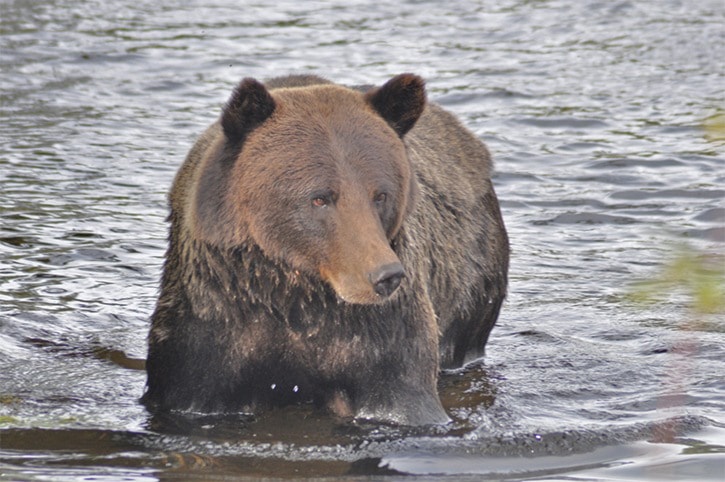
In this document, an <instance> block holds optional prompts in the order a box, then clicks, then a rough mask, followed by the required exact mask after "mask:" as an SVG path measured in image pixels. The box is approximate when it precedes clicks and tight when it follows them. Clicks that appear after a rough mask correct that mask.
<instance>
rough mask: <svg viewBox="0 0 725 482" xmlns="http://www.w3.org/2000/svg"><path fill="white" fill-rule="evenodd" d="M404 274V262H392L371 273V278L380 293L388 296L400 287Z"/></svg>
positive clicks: (376, 290)
mask: <svg viewBox="0 0 725 482" xmlns="http://www.w3.org/2000/svg"><path fill="white" fill-rule="evenodd" d="M404 276H405V271H404V270H403V265H402V264H400V263H390V264H385V265H383V266H381V267H380V268H378V269H376V270H375V271H373V272H372V273H370V275H369V279H370V282H371V283H372V284H373V288H374V289H375V292H376V293H377V294H378V295H380V296H383V297H388V296H390V295H392V294H393V292H394V291H395V290H396V289H398V286H400V281H401V280H402V279H403V277H404Z"/></svg>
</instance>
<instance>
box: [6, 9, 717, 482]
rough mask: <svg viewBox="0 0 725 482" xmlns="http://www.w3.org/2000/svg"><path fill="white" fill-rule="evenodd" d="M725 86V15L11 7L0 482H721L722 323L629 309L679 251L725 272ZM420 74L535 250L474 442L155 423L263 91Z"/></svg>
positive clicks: (287, 419)
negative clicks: (235, 95)
mask: <svg viewBox="0 0 725 482" xmlns="http://www.w3.org/2000/svg"><path fill="white" fill-rule="evenodd" d="M270 5H272V4H270ZM723 59H725V4H723V2H722V0H699V1H686V0H680V1H678V0H659V1H654V0H653V1H620V0H613V1H598V0H539V1H534V0H530V1H527V0H498V1H496V2H488V1H460V0H452V1H448V2H435V1H400V2H387V3H386V2H372V1H369V0H359V1H358V0H331V1H315V2H296V1H284V0H283V1H278V2H275V3H274V4H273V6H269V5H265V2H232V1H228V0H211V1H206V2H197V1H192V0H189V1H180V0H170V1H166V2H156V1H150V0H135V1H128V0H119V1H114V2H103V1H100V0H87V1H76V0H55V1H52V0H51V1H48V0H44V1H42V2H41V1H36V0H22V1H21V0H1V1H0V65H1V68H2V74H1V76H0V92H1V95H2V118H1V120H0V217H1V222H0V479H1V480H67V481H71V480H73V481H75V480H91V479H92V480H118V479H123V480H139V481H140V480H167V479H173V480H185V479H191V480H212V479H214V480H221V479H224V480H228V479H229V478H235V477H236V478H244V477H249V478H253V477H270V478H273V477H285V478H288V477H293V476H307V477H325V476H337V477H345V478H346V479H348V480H373V479H375V480H378V479H380V480H393V479H396V478H400V477H402V476H403V474H413V475H419V476H421V480H425V479H427V478H430V479H431V480H434V479H435V480H437V479H438V478H439V477H442V476H446V475H448V476H451V478H452V479H453V478H454V479H455V480H462V479H464V480H465V479H466V478H469V479H470V480H483V479H513V480H518V479H520V480H561V479H563V478H566V480H587V481H591V480H722V477H723V476H724V475H725V375H724V374H725V333H724V332H725V321H723V316H722V313H720V314H703V313H701V312H700V311H698V310H697V309H696V308H697V307H696V306H695V304H694V302H693V297H692V295H691V294H690V293H688V292H687V291H686V290H684V291H683V290H672V289H670V288H669V287H668V286H663V287H662V290H661V291H662V292H661V293H660V294H661V296H660V297H659V298H658V300H657V301H656V302H655V303H651V304H642V303H638V302H634V301H633V300H632V298H631V296H629V295H630V294H631V293H632V292H633V289H634V288H632V284H633V283H634V282H635V281H638V280H643V279H651V278H653V277H657V276H659V273H660V272H661V271H662V269H663V268H662V266H663V265H666V264H667V263H668V260H671V259H673V258H674V257H676V256H677V248H676V246H678V245H683V244H684V245H686V246H687V248H686V249H689V250H693V251H694V252H695V253H696V256H697V258H696V259H697V260H704V261H703V262H704V263H705V264H708V265H709V266H710V268H713V267H714V268H719V269H722V268H723V264H724V263H723V259H724V258H723V255H724V248H725V205H723V198H724V197H725V160H724V159H725V139H724V137H725V134H723V130H722V128H721V129H718V128H717V127H712V126H716V124H717V123H718V122H720V123H721V124H722V123H723V115H724V114H723V113H724V111H725V69H724V68H723V65H724V64H723ZM400 72H415V73H418V74H420V75H422V76H424V77H425V78H426V79H427V82H428V90H429V95H430V98H431V99H432V100H434V101H436V102H438V103H440V104H442V105H444V106H445V107H446V108H448V109H449V110H451V111H453V112H454V113H456V114H457V115H458V116H459V117H460V118H461V119H462V120H463V121H464V123H465V124H466V125H467V126H469V127H470V128H471V129H472V130H473V131H474V132H475V133H476V134H477V135H478V136H479V137H480V138H481V139H482V140H484V141H485V142H487V144H488V145H489V147H490V149H491V151H492V153H493V155H494V158H495V161H496V175H495V179H494V182H495V185H496V189H497V191H498V194H499V197H500V199H501V203H502V210H503V214H504V218H505V221H506V223H507V227H508V230H509V235H510V238H511V242H512V248H513V254H512V266H511V273H510V274H511V275H510V280H511V283H510V296H509V298H508V300H507V302H506V303H505V306H504V309H503V311H502V314H501V317H500V321H499V324H498V326H497V327H496V329H494V331H493V335H492V337H491V340H490V342H489V345H488V349H487V355H486V357H485V359H484V360H482V361H480V362H477V363H475V364H474V365H472V366H470V367H468V368H467V369H465V370H460V371H456V372H451V373H446V374H444V375H443V377H442V380H441V387H440V389H441V393H442V396H443V400H444V403H445V405H446V407H447V409H448V410H449V412H450V413H451V415H452V416H453V418H454V422H453V424H452V425H451V426H449V427H445V428H440V429H437V430H425V431H420V430H416V431H413V430H404V429H396V428H392V427H380V426H365V425H350V426H340V425H336V424H335V423H334V422H333V421H331V420H329V419H328V418H326V417H324V416H322V415H320V414H317V413H313V412H311V411H310V410H309V409H308V408H306V407H300V408H291V409H287V410H281V411H278V412H274V413H272V414H269V415H265V416H262V417H259V418H257V419H251V420H250V419H248V418H244V417H227V418H213V417H206V418H203V417H202V418H198V419H191V418H168V419H162V418H159V417H151V416H150V415H149V414H148V413H147V412H146V411H145V409H144V408H143V407H142V406H141V405H140V404H139V403H138V397H139V396H140V395H141V393H142V391H143V386H144V381H145V373H144V371H143V359H144V356H145V352H146V345H145V343H146V342H145V337H146V333H147V330H148V323H149V316H150V314H151V312H152V310H153V306H154V303H155V299H156V295H157V286H158V278H159V275H160V269H161V263H162V256H163V253H164V249H165V243H166V241H165V239H166V230H167V226H166V223H165V221H164V219H165V216H166V197H165V196H166V192H167V190H168V188H169V186H170V183H171V180H172V178H173V175H174V173H175V171H176V169H177V168H178V166H179V165H180V163H181V161H182V159H183V157H184V156H185V154H186V152H187V150H188V149H189V147H190V146H191V145H192V143H193V140H194V138H195V136H196V135H198V134H199V133H200V132H201V131H202V130H203V128H204V127H205V126H206V125H207V124H209V123H211V122H212V121H213V120H214V119H215V117H216V116H217V115H218V113H219V109H220V106H221V105H222V104H223V102H224V101H225V100H226V98H227V96H228V95H229V93H230V92H231V89H232V87H233V86H234V85H235V84H236V82H237V81H238V80H239V79H240V78H242V77H247V76H252V77H258V78H268V77H272V76H276V75H283V74H287V73H314V74H320V75H323V76H326V77H328V78H330V79H331V80H334V81H337V82H341V83H347V84H364V83H381V82H384V81H385V80H386V79H387V78H389V77H390V76H392V75H394V74H397V73H400ZM718 119H719V121H718ZM708 126H710V127H709V128H708Z"/></svg>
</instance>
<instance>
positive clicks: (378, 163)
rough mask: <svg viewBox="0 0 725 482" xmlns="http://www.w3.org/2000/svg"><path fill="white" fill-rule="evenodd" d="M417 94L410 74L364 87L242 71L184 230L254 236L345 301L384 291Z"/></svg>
mask: <svg viewBox="0 0 725 482" xmlns="http://www.w3.org/2000/svg"><path fill="white" fill-rule="evenodd" d="M425 104H426V94H425V87H424V83H423V80H422V79H421V78H420V77H417V76H415V75H412V74H402V75H398V76H396V77H394V78H392V79H391V80H389V81H388V82H387V83H385V84H384V85H383V86H381V87H379V88H374V89H371V90H369V91H367V92H364V93H363V92H360V91H357V90H353V89H349V88H346V87H342V86H338V85H334V84H317V85H310V86H304V87H294V88H278V89H273V90H268V89H267V88H266V87H265V86H264V85H263V84H261V83H259V82H257V81H256V80H254V79H244V80H243V81H242V82H241V83H240V84H239V86H238V87H237V88H236V89H235V91H234V93H233V94H232V96H231V98H230V100H229V101H228V103H227V104H226V106H225V107H224V109H223V111H222V115H221V119H220V122H219V123H220V127H221V128H220V129H218V130H219V131H221V133H220V134H219V135H218V136H217V138H216V139H215V141H214V143H213V145H211V147H210V148H208V149H207V151H206V153H205V154H204V155H203V158H202V159H201V160H200V162H201V165H200V168H199V170H198V171H197V174H196V175H197V176H198V177H197V180H196V182H195V183H193V185H194V190H193V192H192V195H191V196H190V197H189V198H190V199H189V202H190V203H191V205H190V206H189V211H190V212H191V216H189V221H188V222H189V223H190V224H191V226H190V228H191V229H190V232H191V233H192V235H193V236H195V237H197V238H198V239H200V240H203V241H205V242H207V243H211V244H213V245H216V246H219V247H222V248H233V247H235V246H244V245H249V244H250V243H254V244H256V245H258V246H259V247H260V248H261V250H262V251H263V252H264V254H265V255H266V256H268V257H269V258H271V259H274V260H277V261H283V262H284V263H286V264H287V265H288V266H289V267H290V268H291V269H292V270H295V271H300V272H304V273H306V274H308V275H310V276H313V277H317V278H319V279H321V280H323V281H324V282H326V283H328V284H329V285H330V286H331V287H332V288H333V289H334V290H335V292H336V293H337V295H338V297H339V298H341V299H342V300H344V301H346V302H350V303H362V304H369V303H378V302H381V301H384V300H385V299H387V298H389V297H390V296H391V295H392V293H393V292H395V290H396V288H397V287H398V285H399V284H400V282H401V280H402V278H403V277H404V276H405V272H404V268H403V266H402V264H401V262H400V260H399V258H398V256H397V255H396V253H395V251H394V250H393V248H392V246H391V244H392V243H393V240H394V239H395V237H396V235H397V234H398V232H399V230H400V228H401V226H402V223H403V220H404V218H405V216H406V215H407V214H408V213H409V212H410V210H411V209H412V207H413V203H414V199H415V192H416V187H415V186H416V185H417V184H416V182H415V180H414V174H413V172H412V168H411V165H410V162H409V160H408V157H407V154H406V148H405V145H404V144H403V141H402V139H403V136H404V135H405V134H406V133H407V132H408V131H409V130H410V129H411V128H412V127H413V125H414V124H415V122H416V121H417V120H418V118H419V117H420V116H421V114H422V113H423V110H424V108H425Z"/></svg>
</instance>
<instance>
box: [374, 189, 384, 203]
mask: <svg viewBox="0 0 725 482" xmlns="http://www.w3.org/2000/svg"><path fill="white" fill-rule="evenodd" d="M387 199H388V195H387V194H386V193H384V192H381V193H378V194H376V195H375V197H374V198H373V201H375V204H385V201H387Z"/></svg>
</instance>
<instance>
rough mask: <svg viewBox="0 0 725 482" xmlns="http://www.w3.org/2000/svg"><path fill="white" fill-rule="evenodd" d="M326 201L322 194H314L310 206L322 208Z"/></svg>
mask: <svg viewBox="0 0 725 482" xmlns="http://www.w3.org/2000/svg"><path fill="white" fill-rule="evenodd" d="M327 204H328V201H327V198H326V197H324V196H316V197H313V198H312V206H313V207H316V208H324V207H325V206H327Z"/></svg>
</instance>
